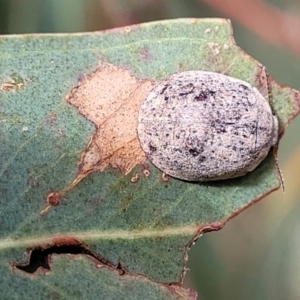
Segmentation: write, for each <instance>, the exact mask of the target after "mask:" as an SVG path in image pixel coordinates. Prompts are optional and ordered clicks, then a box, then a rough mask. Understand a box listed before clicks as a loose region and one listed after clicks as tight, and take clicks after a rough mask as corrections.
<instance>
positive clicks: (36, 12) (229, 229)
mask: <svg viewBox="0 0 300 300" xmlns="http://www.w3.org/2000/svg"><path fill="white" fill-rule="evenodd" d="M183 17H193V18H207V17H209V18H212V17H225V18H230V19H231V20H232V23H233V29H234V37H235V40H236V42H237V44H238V45H239V46H241V47H242V48H243V49H244V50H245V51H246V52H247V53H248V54H250V55H251V56H253V57H254V58H255V59H257V60H258V61H260V62H261V63H262V64H264V65H265V66H266V67H267V70H268V71H269V73H270V74H271V76H272V77H273V78H274V79H275V80H276V81H277V82H278V83H280V84H282V85H288V86H291V87H293V88H295V89H297V90H300V80H299V79H300V2H299V1H298V0H268V1H262V0H203V1H201V0H188V1H187V0H143V1H140V0H109V1H108V0H106V1H105V0H85V1H82V0H63V1H62V0H48V1H47V0H44V1H40V0H1V1H0V34H20V33H56V32H82V31H95V30H104V29H109V28H114V27H119V26H125V25H131V24H135V23H140V22H148V21H153V20H162V19H170V18H183ZM0 71H1V70H0ZM279 161H280V166H281V168H282V171H283V174H284V178H285V185H286V192H285V194H283V193H282V191H280V190H279V191H277V192H275V193H273V194H271V195H270V196H268V197H267V198H264V199H263V200H262V201H260V202H259V203H257V204H255V205H253V206H252V207H250V208H249V209H247V210H246V211H244V212H243V213H242V214H240V215H239V216H237V217H235V218H233V219H232V220H230V221H229V222H228V223H227V225H226V226H225V227H224V228H223V229H222V230H221V231H219V232H214V233H209V234H205V235H204V236H203V237H202V238H201V239H199V240H198V241H197V243H196V245H195V246H194V247H193V248H192V249H191V251H190V259H189V262H188V267H189V269H190V271H189V272H188V274H187V277H186V279H185V284H186V285H188V286H190V287H193V288H194V289H196V290H197V291H198V295H199V299H202V300H203V299H209V300H210V299H222V300H224V299H232V300H235V299H237V300H241V299H242V300H248V299H251V300H253V299H264V300H265V299H273V300H276V299H300V251H299V249H300V234H299V232H298V227H299V230H300V223H299V219H300V218H299V216H300V201H299V200H300V167H299V166H300V118H299V117H298V118H297V119H296V120H294V121H293V122H292V124H291V125H290V126H289V127H288V128H287V130H286V133H285V135H284V137H283V139H282V140H281V143H280V150H279ZM195 201H197V199H195Z"/></svg>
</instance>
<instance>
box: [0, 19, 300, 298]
mask: <svg viewBox="0 0 300 300" xmlns="http://www.w3.org/2000/svg"><path fill="white" fill-rule="evenodd" d="M191 69H194V70H210V71H215V72H220V73H226V74H228V75H230V76H233V77H236V78H240V79H242V80H245V81H247V82H250V83H251V84H252V85H254V86H256V87H258V88H259V89H260V90H261V92H262V93H264V95H265V96H266V97H267V95H268V91H267V89H266V84H265V82H264V68H263V67H262V66H261V65H260V64H259V63H258V62H256V61H255V60H253V59H252V58H251V57H249V56H247V55H246V54H245V53H244V52H243V51H241V49H240V48H239V47H237V46H236V45H235V44H234V41H233V38H232V35H231V26H230V23H228V21H226V20H221V19H203V20H197V19H195V20H190V19H182V20H172V21H162V22H154V23H146V24H141V25H137V26H132V27H126V28H120V29H115V30H111V31H105V32H95V33H84V34H61V35H20V36H2V37H1V38H0V85H1V91H0V144H1V148H0V205H1V209H0V261H1V266H0V274H1V278H2V280H1V281H0V290H1V291H2V293H3V295H4V296H3V297H4V298H7V299H8V298H10V299H11V298H30V297H32V298H34V297H35V298H47V297H48V298H49V296H51V295H52V297H54V296H55V297H58V298H62V299H66V298H74V297H76V298H85V299H89V298H91V299H92V298H93V299H94V298H98V299H111V298H112V297H113V296H114V297H116V298H118V299H125V298H127V299H128V298H130V299H135V298H136V299H141V298H142V297H145V296H146V295H147V299H162V298H163V299H195V297H196V295H195V293H193V292H192V291H189V290H187V289H185V288H183V287H180V286H179V285H178V286H177V285H173V286H167V285H164V284H162V283H181V282H182V279H183V276H184V272H185V268H184V264H185V261H186V259H187V250H188V248H189V247H190V246H191V245H192V243H193V241H194V239H196V238H197V237H198V236H199V235H200V234H201V233H202V232H205V231H209V230H218V229H220V228H222V226H223V225H224V224H225V223H226V221H227V220H228V219H230V218H231V217H233V216H234V215H236V214H238V213H239V212H241V211H242V210H243V209H245V208H246V207H248V206H249V205H251V204H252V203H254V202H255V201H257V200H259V199H261V198H262V197H263V196H264V195H266V194H268V193H270V192H271V191H273V190H275V189H277V188H278V187H279V184H280V182H279V178H278V174H277V170H276V168H275V162H274V158H273V155H272V153H270V154H269V156H268V157H267V158H266V159H265V161H264V162H263V163H262V164H261V165H260V166H259V167H258V168H257V169H256V170H255V171H253V172H252V173H250V174H248V175H246V176H244V177H241V178H237V179H233V180H226V181H221V182H210V183H190V182H184V181H180V180H176V179H173V178H169V179H168V180H167V181H164V180H163V178H162V173H161V171H159V170H158V169H156V168H155V167H154V166H153V165H151V163H150V162H145V161H142V158H143V155H141V157H139V156H138V155H135V149H136V148H133V150H130V151H131V152H130V151H129V152H128V151H125V154H124V153H123V154H120V153H121V152H115V151H113V154H114V155H115V156H114V161H112V160H108V162H107V161H106V160H104V159H103V157H101V155H102V154H103V153H102V152H101V151H103V149H106V148H107V147H108V146H107V145H106V144H105V143H104V138H105V137H107V136H108V137H109V133H108V135H107V136H104V137H103V136H102V134H103V132H105V130H104V129H105V126H106V125H103V124H104V123H105V124H106V123H107V122H108V121H110V122H111V124H112V125H111V126H114V122H118V121H119V120H120V119H119V118H120V116H118V115H117V117H111V115H115V112H116V111H115V110H112V111H110V110H109V108H107V107H106V108H105V109H104V108H101V107H100V106H101V104H102V103H101V101H102V100H101V101H100V103H97V105H100V106H99V107H97V108H95V107H94V106H93V105H94V104H93V103H94V102H91V103H90V104H89V106H88V105H86V106H85V107H84V104H85V103H87V102H85V101H90V99H94V100H93V101H96V100H97V99H98V98H97V97H98V96H97V95H99V99H102V98H101V97H102V96H103V95H104V96H103V97H105V95H106V94H108V95H111V94H110V93H113V92H116V93H118V95H119V96H120V97H121V98H122V95H123V94H125V93H128V95H127V96H126V97H125V96H124V98H125V100H126V101H127V102H126V103H127V104H126V105H127V106H126V107H127V108H126V109H127V111H126V112H128V114H127V115H129V119H126V121H128V120H132V119H130V118H132V116H135V114H136V113H137V107H138V106H133V105H131V104H132V102H131V101H133V100H132V99H141V95H140V94H139V93H142V88H141V87H143V88H145V89H144V90H143V93H146V92H147V91H148V90H149V88H150V87H151V84H153V82H154V81H155V80H159V79H162V78H165V77H166V76H168V75H169V74H173V73H176V72H180V71H184V70H191ZM105 70H108V73H105ZM111 70H113V71H111ZM117 72H120V74H121V75H120V74H119V73H117ZM107 74H110V75H109V76H111V77H109V79H110V80H111V81H109V82H108V83H106V84H102V85H101V84H100V87H99V84H94V85H93V86H92V87H91V86H88V87H87V85H86V84H87V83H92V82H94V81H92V80H93V78H98V77H97V76H98V75H99V76H100V77H101V76H102V77H103V76H104V77H105V78H104V79H107V78H108V75H107ZM115 74H118V76H119V75H120V76H123V75H124V74H125V75H124V76H125V77H126V76H127V77H126V80H127V79H128V78H129V79H128V80H131V83H132V90H130V91H129V92H128V91H127V90H126V86H127V81H126V80H124V84H123V85H124V86H122V87H118V86H119V85H120V86H121V85H122V83H120V84H116V83H114V80H113V78H114V76H115ZM126 74H127V75H126ZM128 74H130V75H128ZM118 76H116V77H115V78H116V81H117V79H118V78H123V77H118ZM102 79H103V78H102ZM97 80H98V79H97ZM121 82H122V81H121ZM95 83H97V81H96V82H95ZM125 83H126V84H125ZM147 84H148V85H147ZM271 84H272V96H273V97H272V98H270V102H271V106H272V109H273V111H274V114H276V116H277V117H278V119H279V121H280V130H281V133H283V130H284V128H285V126H286V124H288V123H289V122H290V121H291V119H292V118H294V117H295V116H296V115H297V114H298V113H299V102H300V101H299V93H298V92H296V91H294V90H291V89H289V88H282V87H280V86H278V85H277V84H276V83H275V82H273V81H271ZM76 86H78V87H76ZM84 89H85V92H84V93H85V94H84V96H83V94H80V95H79V92H80V91H82V90H84ZM99 89H100V90H99ZM128 89H129V88H128ZM99 91H100V94H99ZM143 93H142V94H143ZM84 97H85V98H84ZM93 97H94V98H93ZM95 97H96V98H95ZM78 99H79V100H78ZM95 99H96V100H95ZM77 100H78V101H79V102H80V103H79V102H76V101H77ZM83 100H84V101H83ZM113 100H116V103H117V104H118V103H119V102H118V101H121V100H120V99H113ZM113 100H112V101H113ZM109 103H110V102H109ZM129 112H130V113H129ZM101 113H103V114H104V115H103V116H102V119H101V118H99V116H97V114H98V115H100V114H101ZM110 113H111V115H110ZM131 113H132V114H131ZM102 121H103V122H102ZM97 122H98V123H97ZM124 122H125V121H124ZM133 124H134V123H133ZM127 126H129V127H128V128H130V130H129V129H128V128H127ZM130 126H132V122H128V123H126V122H125V123H124V127H125V128H127V133H130V134H132V135H133V136H135V135H136V132H135V130H132V128H131V127H130ZM97 137H98V140H97ZM99 137H100V138H99ZM108 140H109V138H108ZM95 141H96V142H95ZM109 142H111V143H112V144H114V143H115V142H114V141H109ZM125 144H126V143H125ZM128 144H129V142H128ZM91 145H92V146H93V147H96V148H93V147H92V146H91ZM125 146H126V145H125ZM125 146H124V147H125ZM97 147H98V148H97ZM109 147H110V146H109ZM109 147H108V148H109ZM122 147H123V146H122ZM122 147H121V148H120V149H123V148H122ZM94 149H98V150H97V151H99V153H101V155H100V158H98V160H96V161H95V156H97V155H98V156H99V153H98V152H97V151H96V152H97V153H96V154H97V155H95V152H92V150H94ZM118 149H119V148H118ZM136 151H140V149H138V150H136ZM128 153H130V154H131V156H129V158H128V157H126V159H127V160H126V163H124V161H125V159H124V157H125V156H126V154H128ZM139 153H140V152H139ZM93 155H94V156H93ZM122 155H123V156H122ZM90 157H92V159H93V160H92V162H93V163H92V164H90V165H88V163H90V160H89V158H90ZM137 157H139V159H140V160H138V159H137ZM120 160H121V161H122V163H123V165H124V166H128V164H127V163H128V161H129V162H130V164H129V165H130V166H131V167H128V168H126V167H124V168H123V169H122V167H121V166H123V165H122V163H121V165H120ZM87 162H88V163H87ZM104 162H105V163H104ZM86 165H88V166H89V168H88V169H86ZM112 166H113V167H118V168H113V167H112ZM136 179H138V180H137V181H136ZM134 181H136V182H134ZM26 249H28V250H29V252H28V253H26V252H25V250H26ZM34 249H35V250H36V249H40V250H41V251H42V252H41V253H43V254H42V257H40V258H39V259H36V258H35V262H36V263H39V262H40V263H41V265H42V266H43V267H44V269H47V268H50V269H48V270H47V273H48V275H47V276H46V275H45V274H44V273H45V271H44V272H43V268H42V267H40V268H39V271H32V272H33V273H28V269H26V268H25V269H26V270H27V271H24V266H26V265H28V264H29V266H32V265H33V260H34V259H32V260H30V255H31V256H32V255H33V254H32V253H33V250H34ZM47 251H48V252H47ZM55 253H71V254H69V255H58V254H55ZM76 253H80V254H77V255H76ZM47 259H48V265H47ZM43 261H44V264H43V263H42V262H43ZM45 262H46V263H45ZM99 265H101V266H103V268H100V269H99V268H97V266H99ZM17 266H19V268H18V267H17ZM20 268H21V269H22V268H23V269H22V270H21V269H20ZM122 272H124V273H125V274H123V275H122V274H121V273H122ZM102 292H103V293H102ZM37 295H39V296H37ZM134 297H135V298H134Z"/></svg>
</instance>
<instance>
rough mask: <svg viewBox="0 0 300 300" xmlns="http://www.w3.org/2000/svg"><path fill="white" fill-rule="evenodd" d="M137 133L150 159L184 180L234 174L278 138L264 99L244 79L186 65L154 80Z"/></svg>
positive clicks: (249, 168) (262, 155)
mask: <svg viewBox="0 0 300 300" xmlns="http://www.w3.org/2000/svg"><path fill="white" fill-rule="evenodd" d="M138 135H139V139H140V142H141V146H142V148H143V150H144V151H145V153H146V155H147V157H148V158H149V159H150V161H152V163H153V164H154V165H155V166H157V167H158V168H159V169H161V170H162V171H163V172H165V173H167V174H169V175H171V176H173V177H176V178H179V179H184V180H190V181H209V180H221V179H228V178H233V177H239V176H242V175H245V174H246V173H248V172H250V171H252V170H254V169H255V168H256V167H257V166H258V165H259V164H260V162H261V161H262V160H263V159H264V158H265V157H266V155H267V154H268V152H269V150H270V148H271V147H272V146H273V145H275V144H276V143H277V140H278V121H277V118H276V117H275V116H273V114H272V111H271V108H270V106H269V104H268V102H267V100H266V99H265V98H264V97H263V96H262V95H261V94H260V93H259V92H258V90H257V89H256V88H254V87H252V86H251V85H250V84H248V83H247V82H244V81H241V80H239V79H236V78H232V77H229V76H225V75H222V74H218V73H213V72H204V71H186V72H182V73H178V74H174V75H172V76H170V77H169V78H167V79H165V80H163V81H161V82H159V83H158V84H157V85H156V86H155V87H154V89H153V90H152V91H151V92H150V93H149V95H148V96H147V98H146V99H145V101H144V102H143V104H142V106H141V108H140V112H139V124H138Z"/></svg>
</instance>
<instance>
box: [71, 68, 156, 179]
mask: <svg viewBox="0 0 300 300" xmlns="http://www.w3.org/2000/svg"><path fill="white" fill-rule="evenodd" d="M153 85H154V83H153V81H151V80H145V79H144V80H142V79H138V78H136V77H135V76H134V75H133V74H132V73H131V72H130V71H129V70H127V69H125V68H121V67H117V66H114V65H111V64H107V63H101V64H100V65H99V66H98V68H97V69H96V70H95V71H94V72H93V73H92V74H90V75H88V76H85V77H81V80H80V82H79V84H78V86H77V87H75V88H74V89H73V90H72V91H71V93H70V94H69V95H68V96H67V97H66V100H67V102H68V103H70V104H72V105H73V106H74V107H76V109H77V110H78V111H79V113H80V114H82V115H83V116H84V117H86V118H87V119H88V120H90V121H91V122H93V123H94V124H95V125H96V128H97V130H96V133H95V134H94V136H93V137H92V139H91V141H90V143H89V145H88V146H87V148H86V150H85V152H84V153H83V155H82V157H81V162H80V171H79V174H78V176H77V178H76V179H75V181H74V182H78V181H80V180H81V179H83V178H84V177H85V176H87V174H89V173H91V172H94V171H100V172H102V171H104V170H105V168H107V167H109V166H111V167H113V168H117V169H119V170H120V171H121V172H122V173H124V174H125V175H126V174H128V173H129V172H130V171H131V170H132V169H133V168H134V167H135V166H136V165H138V164H142V163H144V162H145V160H146V157H145V153H144V151H143V150H142V148H141V146H140V142H139V139H138V135H137V120H138V111H139V108H140V105H141V103H142V101H143V100H144V98H145V97H146V95H147V94H148V93H149V91H150V90H151V89H152V87H153Z"/></svg>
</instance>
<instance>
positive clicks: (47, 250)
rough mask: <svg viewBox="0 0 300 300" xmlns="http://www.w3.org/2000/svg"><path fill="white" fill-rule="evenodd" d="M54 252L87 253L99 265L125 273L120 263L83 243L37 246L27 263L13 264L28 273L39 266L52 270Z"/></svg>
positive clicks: (56, 253)
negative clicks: (96, 252)
mask: <svg viewBox="0 0 300 300" xmlns="http://www.w3.org/2000/svg"><path fill="white" fill-rule="evenodd" d="M54 254H55V255H60V254H70V255H87V256H88V257H89V258H90V259H92V260H93V261H95V262H96V264H97V265H99V264H101V265H102V266H104V267H109V268H113V269H117V270H119V271H120V274H121V275H122V274H124V273H125V271H124V270H123V268H122V266H121V264H120V263H119V264H117V265H116V266H114V265H113V264H111V263H109V262H107V261H105V260H104V259H102V258H101V257H98V256H96V255H95V254H94V253H93V252H92V251H90V250H89V249H88V248H87V247H85V246H84V245H82V244H81V243H78V244H74V243H73V244H63V245H61V244H55V245H50V246H49V247H35V248H33V249H31V250H30V251H29V260H28V262H27V263H23V264H13V266H14V267H15V268H17V269H19V270H21V271H24V272H26V273H28V274H34V273H35V272H36V271H37V270H38V269H39V268H42V269H44V270H49V271H50V270H51V256H52V255H54Z"/></svg>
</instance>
